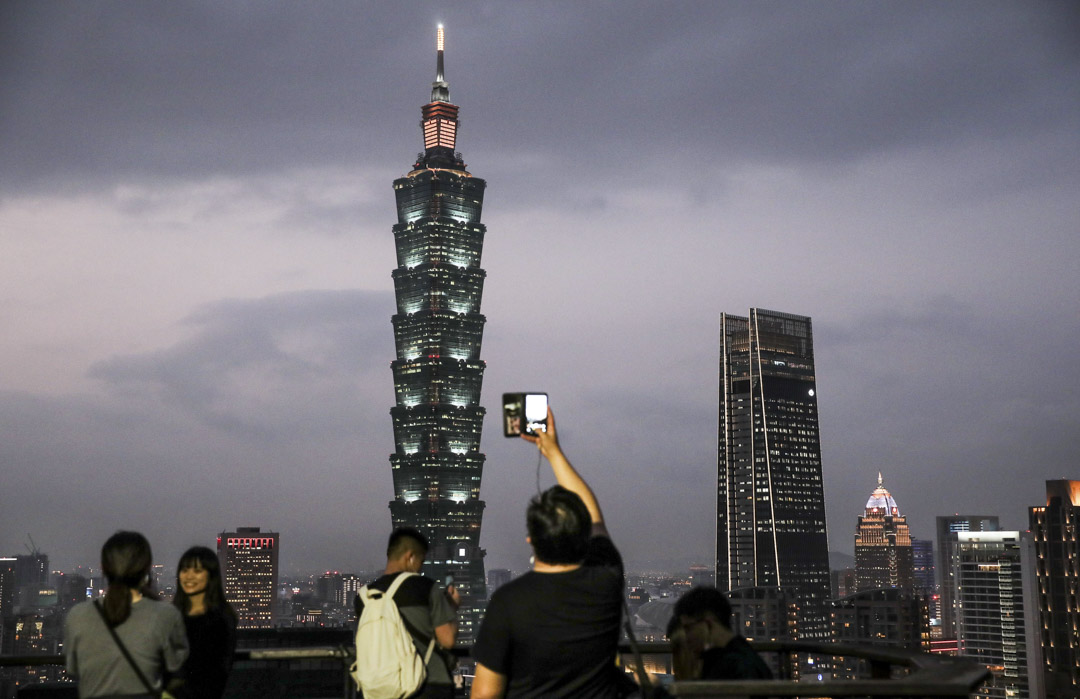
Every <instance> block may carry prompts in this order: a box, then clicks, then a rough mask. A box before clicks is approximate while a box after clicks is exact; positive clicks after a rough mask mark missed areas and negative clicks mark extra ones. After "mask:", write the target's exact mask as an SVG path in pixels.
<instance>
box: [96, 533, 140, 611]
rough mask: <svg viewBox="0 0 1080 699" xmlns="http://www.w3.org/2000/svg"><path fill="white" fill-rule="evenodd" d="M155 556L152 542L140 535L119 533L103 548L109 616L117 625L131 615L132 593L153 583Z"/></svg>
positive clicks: (103, 569)
mask: <svg viewBox="0 0 1080 699" xmlns="http://www.w3.org/2000/svg"><path fill="white" fill-rule="evenodd" d="M152 562H153V555H152V554H151V552H150V542H149V541H147V540H146V537H145V536H143V535H142V534H140V533H139V532H124V531H120V532H116V533H115V534H113V535H112V536H110V537H109V540H108V541H106V542H105V545H104V546H102V547H101V571H102V572H103V573H105V579H106V580H108V581H109V587H108V589H107V590H106V591H105V617H106V618H107V619H108V621H109V623H110V624H112V625H113V626H116V625H118V624H122V623H124V622H125V621H126V620H127V618H128V616H129V615H130V614H131V591H132V590H141V589H142V588H144V587H145V586H146V584H147V583H148V582H149V581H150V566H151V564H152Z"/></svg>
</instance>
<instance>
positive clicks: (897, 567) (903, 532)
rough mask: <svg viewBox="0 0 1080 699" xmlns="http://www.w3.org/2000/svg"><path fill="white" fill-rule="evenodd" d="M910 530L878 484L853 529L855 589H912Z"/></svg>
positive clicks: (913, 585) (889, 496)
mask: <svg viewBox="0 0 1080 699" xmlns="http://www.w3.org/2000/svg"><path fill="white" fill-rule="evenodd" d="M913 553H914V551H913V549H912V548H911V531H910V530H909V529H908V525H907V519H906V518H905V517H904V516H903V515H902V514H900V508H899V507H897V505H896V500H894V499H893V496H892V495H891V494H890V493H889V491H888V490H886V489H885V486H884V485H883V484H882V482H881V474H880V473H879V474H878V484H877V488H875V489H874V492H872V493H871V494H870V499H869V500H867V501H866V508H865V509H864V510H863V514H862V515H861V516H860V517H859V524H858V526H857V527H856V529H855V585H856V589H857V590H858V591H859V592H862V591H863V590H874V589H877V588H882V587H895V588H899V589H901V590H904V591H906V592H908V593H910V592H912V591H913V590H914V589H915V568H914V558H913Z"/></svg>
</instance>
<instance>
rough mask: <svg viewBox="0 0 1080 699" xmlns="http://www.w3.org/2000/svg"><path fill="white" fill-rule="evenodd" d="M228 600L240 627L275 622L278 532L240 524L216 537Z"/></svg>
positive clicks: (271, 624) (249, 627) (255, 626)
mask: <svg viewBox="0 0 1080 699" xmlns="http://www.w3.org/2000/svg"><path fill="white" fill-rule="evenodd" d="M217 555H218V561H219V562H220V564H221V578H222V582H223V583H224V584H225V599H227V600H228V601H229V604H231V605H232V607H233V609H234V610H236V615H237V617H238V621H237V627H238V628H241V629H257V628H270V627H272V626H273V625H274V595H275V592H276V591H277V582H278V534H277V532H264V531H262V530H261V529H260V528H259V527H237V528H236V531H234V532H221V534H219V535H218V540H217Z"/></svg>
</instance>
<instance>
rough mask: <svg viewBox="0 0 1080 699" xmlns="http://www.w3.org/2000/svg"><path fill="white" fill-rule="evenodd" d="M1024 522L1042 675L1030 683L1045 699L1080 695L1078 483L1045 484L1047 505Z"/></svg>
mask: <svg viewBox="0 0 1080 699" xmlns="http://www.w3.org/2000/svg"><path fill="white" fill-rule="evenodd" d="M1028 517H1029V522H1030V524H1031V534H1032V538H1033V540H1034V543H1035V573H1036V576H1037V583H1038V586H1037V590H1036V592H1037V594H1036V596H1035V603H1034V604H1033V605H1032V608H1031V614H1032V615H1033V616H1035V618H1036V620H1037V622H1038V623H1036V624H1035V627H1036V629H1037V631H1036V633H1035V634H1033V636H1034V638H1032V639H1030V640H1031V642H1032V643H1038V644H1039V645H1041V647H1042V658H1041V661H1040V667H1039V668H1037V669H1036V670H1035V671H1034V672H1039V673H1041V675H1042V676H1041V677H1034V676H1033V677H1032V678H1031V679H1032V682H1033V683H1034V682H1035V681H1037V680H1038V681H1042V680H1043V679H1045V683H1046V696H1047V699H1065V697H1076V696H1080V481H1070V480H1056V481H1046V505H1045V506H1044V507H1032V508H1030V509H1029V510H1028ZM1032 694H1033V695H1034V692H1033V693H1032Z"/></svg>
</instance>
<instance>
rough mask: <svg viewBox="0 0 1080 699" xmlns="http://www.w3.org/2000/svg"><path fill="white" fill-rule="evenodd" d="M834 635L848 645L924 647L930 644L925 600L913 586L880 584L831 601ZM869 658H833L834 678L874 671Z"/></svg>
mask: <svg viewBox="0 0 1080 699" xmlns="http://www.w3.org/2000/svg"><path fill="white" fill-rule="evenodd" d="M829 609H830V612H829V616H830V623H831V626H832V637H833V640H834V641H836V642H837V643H843V644H845V645H871V646H889V647H900V648H908V649H911V650H923V649H924V648H928V647H929V641H930V635H929V631H930V618H929V614H928V608H927V606H926V604H925V600H923V599H920V598H918V597H915V596H913V595H912V594H911V592H910V591H909V590H903V589H901V588H898V587H878V588H875V589H869V590H862V591H859V592H856V593H853V594H850V595H847V596H845V597H841V598H840V599H834V600H830V601H829ZM866 665H867V661H866V660H860V659H856V658H851V657H842V656H836V657H834V658H833V662H832V671H833V678H834V679H845V680H854V679H859V678H862V677H867V676H869V675H870V673H869V672H868V668H867V667H866Z"/></svg>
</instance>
